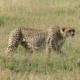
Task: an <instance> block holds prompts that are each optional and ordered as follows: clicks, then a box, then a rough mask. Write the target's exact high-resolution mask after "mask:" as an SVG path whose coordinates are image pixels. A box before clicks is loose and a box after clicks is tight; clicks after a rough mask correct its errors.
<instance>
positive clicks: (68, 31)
mask: <svg viewBox="0 0 80 80" xmlns="http://www.w3.org/2000/svg"><path fill="white" fill-rule="evenodd" d="M61 34H62V36H63V37H73V36H74V34H75V29H74V28H71V27H66V28H62V29H61Z"/></svg>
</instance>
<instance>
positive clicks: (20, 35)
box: [5, 26, 75, 54]
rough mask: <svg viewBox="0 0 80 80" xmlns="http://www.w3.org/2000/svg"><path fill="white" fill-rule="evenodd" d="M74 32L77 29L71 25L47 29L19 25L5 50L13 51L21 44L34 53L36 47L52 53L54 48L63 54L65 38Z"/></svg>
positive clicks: (11, 35) (11, 34) (28, 51)
mask: <svg viewBox="0 0 80 80" xmlns="http://www.w3.org/2000/svg"><path fill="white" fill-rule="evenodd" d="M74 32H75V29H74V28H71V27H66V28H60V27H58V26H52V27H50V28H49V29H47V30H38V29H32V28H26V27H19V28H16V29H14V30H13V31H12V32H11V33H10V36H9V44H8V47H7V49H6V50H5V52H8V53H11V52H13V51H14V50H15V49H16V48H17V47H18V45H19V44H20V45H22V46H23V47H24V48H25V50H26V51H27V53H32V52H33V50H34V49H36V50H42V49H46V53H50V52H51V49H53V50H54V51H55V52H56V53H57V54H58V53H60V54H62V53H63V52H62V51H61V48H62V46H63V44H64V42H65V39H66V38H67V37H69V36H71V37H73V36H74Z"/></svg>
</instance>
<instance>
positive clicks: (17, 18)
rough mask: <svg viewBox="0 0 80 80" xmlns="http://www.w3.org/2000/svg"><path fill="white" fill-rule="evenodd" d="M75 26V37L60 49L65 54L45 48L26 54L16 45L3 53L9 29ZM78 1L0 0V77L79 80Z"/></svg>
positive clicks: (11, 79) (79, 34) (28, 79)
mask: <svg viewBox="0 0 80 80" xmlns="http://www.w3.org/2000/svg"><path fill="white" fill-rule="evenodd" d="M52 25H58V26H60V27H69V26H70V27H74V28H75V29H76V33H75V37H73V38H68V39H67V40H66V42H65V44H64V46H63V48H62V50H63V52H65V54H66V56H64V57H61V56H60V55H57V54H56V53H54V52H52V54H51V56H50V57H49V58H47V56H46V54H45V50H44V51H34V53H33V55H32V56H29V55H26V51H25V49H24V48H23V47H21V46H19V47H18V48H17V50H16V51H14V53H12V54H5V53H4V50H5V48H6V47H7V45H8V38H9V34H10V32H11V31H12V30H13V29H14V28H16V27H30V28H36V29H43V30H44V29H47V28H49V27H50V26H52ZM79 36H80V4H79V1H76V0H73V1H72V0H24V1H23V0H0V80H80V48H79V47H80V44H79V43H80V38H79Z"/></svg>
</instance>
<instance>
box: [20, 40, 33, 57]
mask: <svg viewBox="0 0 80 80" xmlns="http://www.w3.org/2000/svg"><path fill="white" fill-rule="evenodd" d="M20 45H21V46H23V47H24V48H25V50H26V52H27V53H26V54H27V55H31V54H32V53H33V50H32V49H31V48H29V47H28V45H27V43H26V42H21V43H20Z"/></svg>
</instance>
